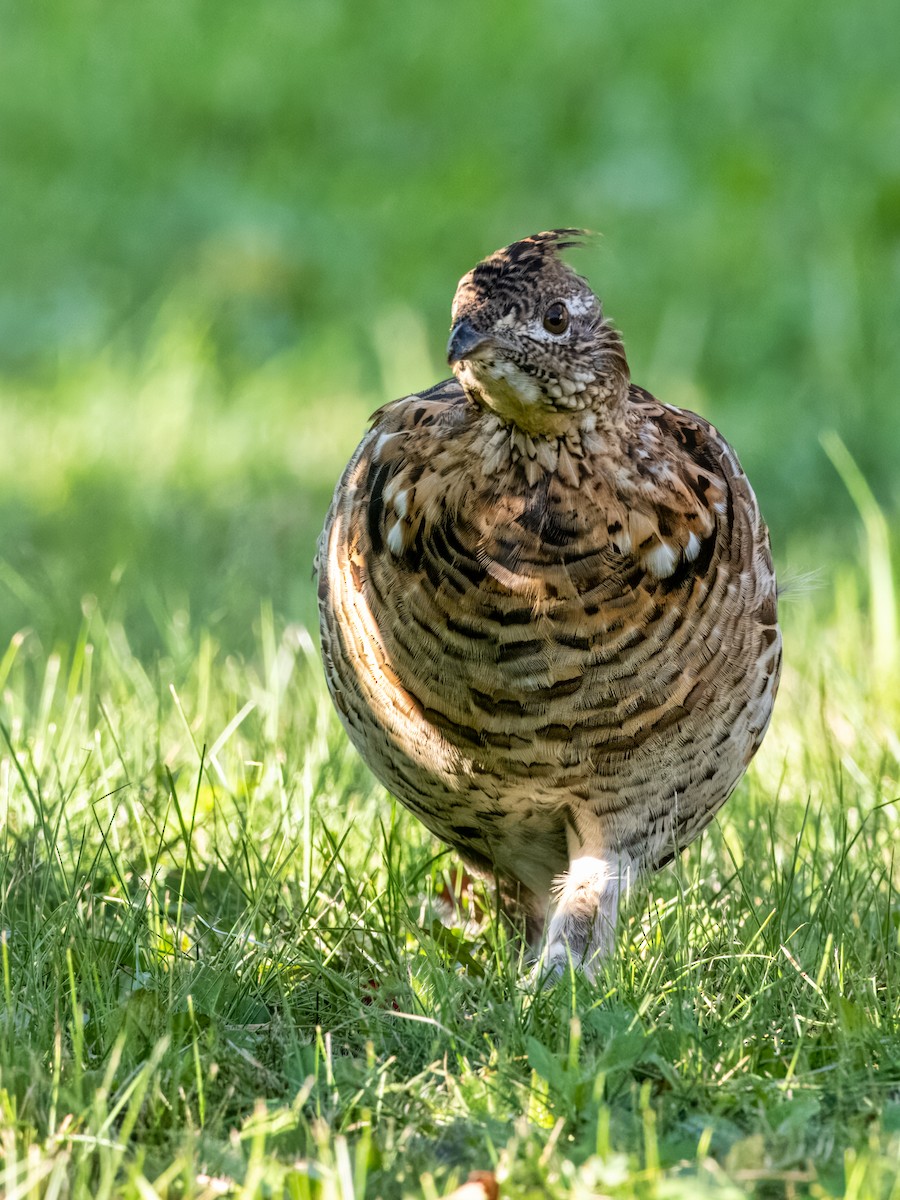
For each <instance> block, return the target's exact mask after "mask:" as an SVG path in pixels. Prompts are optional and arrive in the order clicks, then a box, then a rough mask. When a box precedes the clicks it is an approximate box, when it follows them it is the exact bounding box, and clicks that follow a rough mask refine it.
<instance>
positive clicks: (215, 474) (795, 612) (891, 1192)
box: [0, 0, 900, 1200]
mask: <svg viewBox="0 0 900 1200" xmlns="http://www.w3.org/2000/svg"><path fill="white" fill-rule="evenodd" d="M895 25H896V21H895V20H894V19H893V15H892V12H891V7H890V5H884V4H880V3H878V0H860V2H859V3H857V4H854V5H847V4H845V3H842V2H841V0H823V2H822V3H820V4H819V5H817V6H816V8H815V11H813V10H811V9H810V8H809V6H808V5H805V4H803V3H802V2H801V0H785V3H783V4H780V5H770V6H769V7H768V8H762V7H760V6H758V5H756V6H743V7H742V6H735V5H721V6H719V7H718V8H716V7H714V6H710V5H709V4H706V3H703V2H702V0H686V3H684V4H681V5H679V6H675V7H673V6H671V5H669V6H664V5H662V4H661V3H659V2H658V0H636V2H635V0H609V2H608V3H606V2H604V3H603V4H597V3H594V2H593V0H555V3H553V4H550V3H547V2H545V0H498V2H497V3H496V4H492V5H485V4H483V3H477V2H476V0H458V2H457V4H456V5H455V6H454V7H453V9H452V11H451V10H450V9H448V8H446V7H445V6H440V5H427V4H420V5H417V6H403V5H397V4H393V3H388V2H387V0H370V2H369V3H366V4H352V3H350V2H349V0H300V2H299V3H298V2H297V0H261V2H260V3H258V4H255V5H247V4H246V3H242V2H241V0H217V3H215V4H209V3H206V2H204V0H178V3H170V2H169V0H147V2H146V3H145V4H143V5H142V6H139V7H136V6H134V5H131V6H123V5H121V4H115V3H112V2H111V0H34V3H31V4H28V5H21V4H10V3H3V2H2V0H0V28H2V36H0V167H2V179H3V196H4V203H3V204H2V205H0V253H2V263H3V270H2V272H0V722H2V730H0V818H2V834H0V838H2V841H0V1195H3V1196H5V1197H6V1200H12V1198H15V1200H25V1197H28V1198H29V1200H31V1198H32V1197H35V1198H36V1197H48V1198H49V1200H56V1198H57V1197H59V1198H69V1197H72V1198H73V1200H83V1198H87V1197H94V1196H98V1197H116V1198H119V1197H122V1198H123V1200H138V1198H140V1200H150V1198H151V1197H153V1196H154V1195H158V1196H166V1197H175V1196H189V1197H196V1198H200V1197H204V1198H205V1197H209V1198H210V1200H211V1198H212V1197H213V1196H216V1195H220V1194H227V1193H231V1194H235V1195H242V1196H245V1197H248V1198H249V1197H256V1196H260V1197H262V1196H266V1197H281V1196H285V1197H291V1200H296V1198H304V1197H317V1198H318V1197H321V1198H322V1200H337V1198H342V1200H346V1198H347V1197H349V1196H351V1195H352V1196H354V1197H356V1200H359V1198H361V1197H362V1196H370V1197H385V1198H389V1197H408V1198H409V1200H434V1197H435V1196H440V1195H443V1194H444V1193H445V1192H446V1191H448V1190H450V1189H451V1187H452V1186H453V1185H454V1183H456V1182H460V1181H462V1180H464V1179H465V1178H466V1176H467V1174H468V1172H469V1171H470V1170H472V1169H492V1170H495V1171H496V1172H497V1175H498V1177H499V1178H500V1179H501V1181H502V1186H503V1189H504V1194H505V1196H507V1197H525V1198H530V1197H535V1198H537V1197H542V1198H545V1197H549V1198H550V1200H562V1197H563V1196H570V1195H571V1196H575V1197H577V1198H579V1200H588V1198H592V1200H593V1197H598V1196H616V1197H620V1198H628V1197H632V1196H638V1197H641V1198H642V1200H643V1198H646V1200H654V1198H656V1197H660V1198H662V1197H681V1196H683V1197H695V1196H698V1195H700V1196H702V1195H710V1196H717V1197H724V1196H737V1195H743V1194H746V1193H748V1192H749V1193H751V1194H754V1195H757V1196H759V1197H765V1198H768V1197H770V1196H780V1195H784V1196H799V1195H803V1194H811V1195H814V1196H820V1197H821V1196H848V1197H853V1198H856V1200H868V1197H879V1198H881V1197H887V1196H897V1197H900V1165H898V1164H900V1007H898V1006H900V999H898V997H900V947H898V938H900V897H898V892H897V883H898V870H897V867H896V865H895V862H894V846H895V844H896V841H897V828H898V826H897V822H898V819H900V811H898V797H900V784H898V775H900V742H898V728H900V688H898V686H897V667H898V663H900V651H898V632H897V631H898V605H897V597H896V594H895V584H894V580H895V578H896V570H895V564H896V553H897V532H896V530H897V523H896V514H897V511H898V505H900V492H898V478H900V476H898V473H897V469H896V464H897V461H898V455H900V438H898V425H897V419H896V380H897V379H898V377H900V342H898V339H897V336H896V331H897V328H898V324H900V307H898V304H900V300H898V297H900V287H898V278H900V277H898V263H900V258H898V254H897V248H898V244H900V243H898V236H900V174H898V169H897V156H896V152H895V147H896V144H897V113H898V111H900V103H898V87H897V77H896V76H897V73H896V66H895V62H894V59H895V51H894V45H895V42H896V36H895V33H896V31H895ZM568 224H583V225H586V226H589V227H592V228H596V229H599V230H601V231H602V232H603V234H604V239H603V243H602V246H601V248H600V250H595V251H591V252H588V251H585V252H583V253H582V255H581V256H580V257H579V258H578V259H577V265H578V267H579V269H582V270H584V271H585V272H586V273H587V274H589V275H590V276H591V278H592V280H593V281H594V283H595V284H596V286H597V288H598V290H599V292H600V293H601V295H602V296H603V297H604V300H605V303H606V307H607V310H608V311H609V313H610V314H611V315H612V316H613V317H614V318H615V319H616V320H617V322H618V323H619V325H620V326H621V327H622V329H623V331H624V334H625V337H626V344H627V346H628V351H629V356H630V359H631V362H632V366H633V371H634V376H635V379H636V380H637V381H638V382H640V383H642V384H644V385H646V386H647V387H649V388H651V389H652V390H653V391H655V392H656V393H657V394H658V395H659V396H660V397H661V398H662V399H664V400H666V401H670V402H674V403H676V404H682V405H685V406H687V407H690V408H694V409H696V410H698V411H700V412H702V413H704V414H705V415H706V416H708V417H710V418H711V419H713V420H714V421H715V422H716V423H717V424H718V425H719V426H720V427H721V428H722V430H723V432H724V433H725V434H726V435H727V436H728V437H729V438H730V439H731V440H732V441H733V443H734V445H735V446H736V448H737V449H738V451H739V453H740V456H741V460H742V462H743V463H744V465H745V467H746V468H747V470H748V473H749V475H750V478H751V479H752V480H753V482H754V485H755V487H756V488H757V491H758V493H759V496H760V500H761V503H762V507H763V510H764V512H765V514H766V517H767V518H768V520H769V522H770V524H771V526H772V530H773V535H774V545H775V552H776V561H777V563H778V567H779V570H780V571H781V573H782V574H783V576H784V577H785V578H790V577H792V576H793V577H794V578H795V579H798V580H799V581H801V582H800V583H799V584H798V586H796V587H795V588H794V590H793V595H791V594H790V593H789V594H788V596H787V597H786V598H785V602H784V605H783V612H784V621H785V626H786V668H785V677H784V683H783V687H782V693H781V696H780V698H779V702H778V706H777V708H776V713H775V719H774V723H773V726H772V729H771V731H770V734H769V736H768V738H767V741H766V743H765V745H764V747H763V750H762V752H761V754H760V756H759V758H758V759H757V761H756V762H755V763H754V765H753V767H752V769H751V771H750V774H749V776H748V778H747V780H746V782H745V783H744V784H742V785H741V788H740V789H739V791H738V792H737V793H736V794H735V796H734V797H733V799H732V800H731V801H730V803H729V804H728V806H727V807H726V809H725V810H724V812H723V814H722V817H721V819H720V822H719V823H718V824H717V825H716V826H715V827H714V828H713V829H711V830H710V832H709V833H708V834H707V835H706V836H705V837H704V839H703V841H702V843H701V844H700V845H697V846H695V847H693V848H692V849H691V850H690V851H689V853H688V854H687V856H686V857H685V858H684V859H683V860H681V861H680V862H679V863H678V864H677V866H676V867H675V868H673V869H670V870H668V871H666V872H664V873H663V874H661V875H659V876H657V877H655V878H654V879H652V880H649V881H647V882H646V883H645V884H644V885H642V886H641V887H640V888H638V889H637V891H636V892H635V894H634V895H633V897H632V899H631V901H630V903H629V905H628V906H627V908H626V910H625V911H624V913H623V920H622V926H621V930H620V937H619V945H618V949H617V953H616V955H615V957H614V959H613V960H612V961H611V962H610V964H609V969H608V972H607V975H606V976H605V977H604V978H603V979H602V980H601V981H600V983H599V984H598V985H597V986H596V987H593V988H591V987H588V986H587V985H586V984H585V983H584V981H582V980H577V979H576V980H571V979H569V980H564V981H563V983H562V984H561V985H560V986H559V987H557V988H556V989H554V990H552V991H547V992H541V993H538V994H534V993H533V992H530V991H529V990H528V989H527V988H526V987H525V986H524V985H523V983H522V980H523V977H524V974H525V972H524V970H523V964H522V963H521V961H520V959H521V948H520V947H519V945H518V943H517V942H516V940H515V939H514V938H512V937H511V936H509V935H508V934H507V932H506V931H505V930H504V927H503V926H502V925H501V924H499V923H498V922H497V921H496V920H495V919H494V915H493V911H492V906H491V899H490V895H489V894H488V893H487V892H485V891H483V890H482V889H481V888H479V887H476V888H474V890H473V889H472V888H470V887H469V886H468V885H467V884H466V883H465V881H464V880H462V879H460V878H459V877H458V875H457V872H456V868H455V866H454V863H453V861H452V858H450V857H449V856H448V855H446V854H443V853H442V852H441V848H440V847H439V846H438V845H437V844H436V843H435V842H434V841H433V840H432V839H430V838H429V837H428V836H427V835H426V834H425V832H424V831H423V830H422V829H421V828H420V827H419V826H418V825H417V824H416V823H415V821H413V820H412V819H411V818H410V817H408V816H407V814H405V812H403V811H399V810H397V809H396V807H395V806H393V805H392V804H391V802H390V800H389V799H388V798H387V797H386V796H385V795H384V793H383V792H382V791H381V790H380V789H378V788H377V787H376V786H375V785H374V784H373V783H372V780H371V778H370V777H369V775H368V774H367V772H366V770H365V769H364V767H363V766H362V764H361V763H360V762H359V760H358V759H357V758H356V757H355V755H354V754H353V753H352V752H351V751H350V749H349V748H348V746H347V743H346V740H345V738H344V737H343V735H342V733H341V731H340V729H339V727H338V725H337V722H336V720H335V719H334V717H333V715H332V713H331V710H330V707H329V704H328V702H327V697H326V695H325V691H324V685H323V682H322V678H321V672H320V667H319V664H318V659H317V652H316V650H315V646H314V634H311V633H309V632H303V630H304V629H306V630H314V621H315V610H314V589H313V587H312V583H311V579H310V570H311V559H312V552H313V546H314V542H315V538H316V535H317V533H318V530H319V528H320V527H321V523H322V519H323V517H324V513H325V509H326V506H327V503H328V500H329V497H330V492H331V489H332V486H333V483H334V480H335V479H336V478H337V475H338V473H339V471H340V469H341V467H342V465H343V464H344V462H345V461H346V459H347V457H348V456H349V454H350V452H351V450H352V448H353V446H354V445H355V444H356V441H357V439H358V437H359V434H360V433H361V431H362V429H363V427H364V423H365V420H366V417H367V415H368V413H370V412H371V411H372V410H373V409H374V408H376V407H377V406H378V405H379V404H381V403H383V402H384V401H385V400H388V399H391V398H393V397H394V396H396V395H399V394H401V393H404V392H407V391H409V390H412V389H415V388H419V387H422V386H425V385H428V384H430V383H433V382H435V381H436V380H437V379H438V378H440V377H441V374H442V373H443V366H442V360H443V344H444V338H445V336H446V330H447V325H448V321H449V303H450V299H451V296H452V292H453V289H454V286H455V281H456V279H457V278H458V277H459V275H461V274H462V273H463V272H464V271H465V270H467V269H468V268H469V267H471V266H472V265H473V263H474V262H475V261H476V259H477V258H478V257H480V256H481V255H482V254H484V253H485V252H488V251H490V250H492V249H494V248H495V247H497V246H499V245H501V244H503V243H505V242H507V241H509V240H511V239H513V238H515V237H518V236H522V235H523V234H526V233H529V232H532V231H534V230H537V229H540V228H546V227H552V226H558V225H568ZM810 572H812V573H813V586H812V587H804V586H803V584H802V581H803V580H804V579H805V578H806V577H807V575H808V574H809V573H810ZM453 895H456V901H455V903H454V904H449V903H448V897H450V896H453Z"/></svg>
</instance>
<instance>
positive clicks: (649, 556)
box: [644, 542, 678, 579]
mask: <svg viewBox="0 0 900 1200" xmlns="http://www.w3.org/2000/svg"><path fill="white" fill-rule="evenodd" d="M677 562H678V553H677V551H675V550H673V549H672V547H671V546H670V545H669V543H668V542H660V543H659V545H658V546H655V547H654V549H652V550H648V552H647V553H646V554H645V555H644V566H645V567H646V569H647V570H648V571H650V572H651V574H653V575H655V576H656V578H657V579H665V578H666V577H667V576H668V575H671V574H672V572H673V571H674V570H675V564H676V563H677Z"/></svg>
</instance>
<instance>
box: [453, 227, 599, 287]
mask: <svg viewBox="0 0 900 1200" xmlns="http://www.w3.org/2000/svg"><path fill="white" fill-rule="evenodd" d="M598 237H599V234H596V233H593V232H592V231H591V230H589V229H547V230H545V231H544V232H543V233H533V234H532V235H531V236H530V237H527V238H522V240H521V241H519V242H511V243H510V245H508V246H504V247H503V249H502V250H496V251H495V252H494V253H493V254H490V255H488V257H487V258H485V259H482V261H481V262H480V263H479V264H478V265H477V266H476V267H475V269H474V271H473V272H472V274H473V276H475V277H476V278H477V279H478V281H479V282H483V281H484V280H485V279H486V278H488V277H491V276H493V277H497V276H500V275H505V274H506V273H507V272H508V271H510V270H515V271H539V270H540V269H541V268H542V267H543V266H545V265H546V263H547V260H548V259H554V260H556V261H557V262H561V261H562V259H561V254H562V251H563V250H569V249H571V248H573V247H576V246H586V245H589V244H590V243H592V242H594V241H596V240H597V238H598Z"/></svg>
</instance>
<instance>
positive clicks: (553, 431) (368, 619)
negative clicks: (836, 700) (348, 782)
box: [318, 229, 781, 975]
mask: <svg viewBox="0 0 900 1200" xmlns="http://www.w3.org/2000/svg"><path fill="white" fill-rule="evenodd" d="M581 236H582V235H581V234H580V232H579V231H578V230H569V229H564V230H555V231H552V232H549V233H540V234H536V235H535V236H533V237H529V238H525V239H524V240H523V241H520V242H514V243H513V244H512V245H511V246H507V247H506V248H505V249H503V250H498V251H497V252H496V253H495V254H492V255H491V256H490V257H489V258H486V259H485V260H484V261H483V262H480V263H479V264H478V266H476V267H475V268H474V270H472V271H470V272H469V274H468V275H465V276H464V277H463V278H462V280H461V281H460V283H459V287H458V288H457V292H456V298H455V299H454V302H453V310H452V318H453V325H452V331H451V334H450V343H449V346H448V355H447V357H448V361H449V363H450V366H451V367H452V368H453V373H454V375H455V377H456V378H455V379H450V380H447V381H445V382H444V383H439V384H437V386H435V387H432V388H430V389H428V390H427V391H425V392H422V393H420V394H417V395H412V396H406V397H405V398H404V399H402V400H396V401H394V402H393V403H392V404H387V405H385V406H384V407H383V408H381V409H380V410H379V411H378V412H377V413H376V414H375V416H374V418H373V421H372V426H371V429H370V430H369V432H368V433H367V434H366V435H365V437H364V438H363V440H362V442H361V443H360V446H359V448H358V449H357V451H356V453H355V454H354V455H353V457H352V459H351V460H350V463H349V465H348V467H347V469H346V470H345V472H344V474H343V476H342V478H341V480H340V482H339V483H338V485H337V489H336V491H335V495H334V502H333V503H332V506H331V510H330V512H329V514H328V518H327V521H326V524H325V529H324V531H323V533H322V537H321V540H320V543H319V552H318V571H319V597H320V613H321V625H322V643H323V653H324V661H325V669H326V675H327V678H328V684H329V687H330V690H331V694H332V696H333V699H334V703H335V705H336V707H337V710H338V712H339V714H340V716H341V719H342V721H343V723H344V725H345V727H346V729H347V732H348V734H349V735H350V739H351V741H352V742H353V744H354V745H355V746H356V748H357V750H358V751H359V753H360V754H361V755H362V756H363V758H364V759H365V761H366V762H367V763H368V765H369V766H370V767H371V769H372V771H373V772H374V773H375V775H376V776H377V777H378V778H379V779H380V780H381V782H382V783H383V784H384V785H385V787H387V788H388V790H389V791H390V792H392V793H393V795H395V796H396V797H397V798H398V799H399V800H401V801H402V802H403V804H405V805H406V806H407V808H409V809H411V811H412V812H413V813H415V815H416V816H417V817H418V818H419V819H420V820H421V821H423V822H424V824H425V825H427V826H428V828H429V829H430V830H431V831H432V832H433V833H435V834H436V835H437V836H438V837H439V838H441V839H442V840H443V841H445V842H447V843H448V844H449V845H450V846H452V847H453V848H454V849H455V850H456V851H458V853H459V854H460V855H461V857H462V859H463V860H464V862H465V863H467V864H468V865H469V866H470V867H472V868H474V869H475V870H477V871H479V872H482V873H485V874H488V875H491V876H493V877H494V878H495V879H496V880H497V883H498V885H499V887H500V890H501V895H502V896H503V898H504V901H505V903H506V905H507V907H508V909H509V910H511V911H512V912H514V913H516V912H517V913H519V914H520V915H524V916H525V918H526V924H527V926H528V928H529V933H530V936H531V937H532V939H534V940H539V939H540V936H541V933H542V930H543V926H544V919H545V916H546V915H547V914H548V910H549V911H550V912H551V914H552V916H551V919H550V924H549V930H548V932H547V939H546V948H545V951H544V969H546V970H547V971H549V972H550V973H558V972H559V971H561V970H562V968H563V966H564V965H565V963H566V962H567V961H568V960H569V959H571V960H572V961H573V962H574V963H575V964H576V965H578V964H580V965H582V966H583V968H584V969H585V970H586V971H587V973H588V974H589V975H592V973H593V970H594V969H595V967H596V963H597V961H598V960H597V956H598V954H602V953H603V952H605V951H606V950H607V949H608V948H609V946H610V943H611V939H612V936H613V933H614V924H615V915H616V908H617V901H618V895H619V892H620V889H621V888H622V887H624V886H627V885H628V883H629V882H630V881H631V880H632V879H633V878H634V876H635V874H636V873H638V872H641V871H643V870H646V869H648V868H649V869H653V868H656V867H660V866H662V865H663V864H664V863H666V862H668V861H670V860H671V859H672V858H673V857H674V856H675V855H676V854H677V853H678V852H679V851H680V850H681V849H683V848H684V847H685V846H687V845H688V843H689V842H691V841H692V840H693V839H694V838H695V837H696V836H697V834H698V833H700V831H701V830H702V829H703V828H704V826H706V825H707V824H708V823H709V821H710V820H711V818H712V817H713V815H714V813H715V812H716V810H717V809H718V808H719V807H720V805H721V804H722V803H723V802H724V801H725V800H726V799H727V797H728V795H729V794H730V793H731V791H732V789H733V788H734V786H735V784H736V783H737V781H738V780H739V779H740V777H741V775H742V774H743V772H744V770H745V768H746V766H747V764H748V763H749V761H750V759H751V758H752V757H753V754H754V753H755V752H756V750H757V749H758V747H759V745H760V742H761V741H762V738H763V734H764V733H765V730H766V727H767V725H768V723H769V717H770V715H771V712H772V705H773V702H774V698H775V691H776V688H777V685H778V677H779V670H780V665H781V637H780V634H779V630H778V624H777V618H776V592H775V577H774V572H773V568H772V558H771V554H770V551H769V541H768V534H767V531H766V527H765V525H764V523H763V521H762V518H761V516H760V512H759V509H758V507H757V503H756V499H755V497H754V494H753V491H752V490H751V488H750V484H749V483H748V481H747V478H746V476H745V475H744V473H743V471H742V470H741V467H740V464H739V463H738V460H737V458H736V456H735V454H734V451H733V450H732V449H731V447H730V446H729V445H728V443H727V442H726V441H725V440H724V438H722V436H721V435H720V434H719V433H718V431H717V430H716V429H714V428H713V426H712V425H710V424H709V422H707V421H705V420H703V418H702V417H698V416H695V415H694V414H693V413H690V412H684V411H682V410H680V409H677V408H672V407H671V406H669V405H666V404H660V403H659V402H658V401H657V400H655V399H654V398H653V397H652V396H651V395H650V394H649V393H648V392H645V391H643V390H642V389H641V388H639V387H635V386H634V385H632V384H630V382H629V370H628V364H627V361H626V358H625V351H624V348H623V345H622V340H621V338H620V336H619V334H618V332H617V331H616V330H615V329H614V328H613V326H612V325H611V323H610V322H609V321H608V320H607V319H606V318H605V317H604V315H603V312H602V309H601V306H600V302H599V300H598V299H597V297H596V296H595V295H594V294H593V292H592V291H591V289H590V287H589V286H588V284H587V283H586V281H585V280H584V279H582V278H581V277H580V276H579V275H576V274H575V272H574V271H572V270H571V269H570V268H569V267H568V266H567V265H566V264H565V263H564V262H563V261H562V259H561V257H560V251H561V250H563V249H565V248H566V247H568V246H571V245H577V244H578V243H579V240H580V238H581Z"/></svg>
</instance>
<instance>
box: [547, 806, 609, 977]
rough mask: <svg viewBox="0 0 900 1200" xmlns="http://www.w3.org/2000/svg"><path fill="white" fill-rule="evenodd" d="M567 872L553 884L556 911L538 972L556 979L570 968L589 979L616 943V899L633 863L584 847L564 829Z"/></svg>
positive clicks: (596, 849) (571, 830) (572, 832)
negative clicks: (579, 969) (573, 967)
mask: <svg viewBox="0 0 900 1200" xmlns="http://www.w3.org/2000/svg"><path fill="white" fill-rule="evenodd" d="M568 841H569V869H568V871H566V872H565V874H563V875H560V876H559V877H558V878H557V880H556V881H555V883H554V888H553V891H554V898H555V905H554V912H553V916H552V918H551V921H550V929H549V932H548V935H547V947H546V949H545V951H544V954H543V960H542V964H541V973H542V975H543V976H544V978H548V977H549V978H550V979H552V978H556V977H558V976H559V975H561V974H562V972H563V971H564V970H565V967H566V964H567V963H568V962H569V960H570V959H571V961H572V964H573V965H574V966H576V967H581V969H582V970H583V971H584V973H585V975H586V976H587V977H588V979H593V978H594V975H595V973H596V971H597V968H598V967H599V965H600V961H601V960H602V959H603V958H605V957H606V955H607V954H608V953H609V952H610V950H611V949H612V946H613V942H614V940H615V934H616V918H617V915H618V908H619V895H620V893H621V892H622V891H623V890H627V888H628V886H629V884H630V882H631V864H630V863H629V862H628V860H627V859H624V858H623V857H622V856H621V855H618V854H616V853H614V852H610V851H609V850H603V849H600V848H598V847H592V846H590V845H585V844H584V843H583V842H582V841H581V839H580V838H579V837H578V835H577V834H576V833H575V831H574V830H573V829H571V828H570V829H569V831H568Z"/></svg>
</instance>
